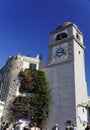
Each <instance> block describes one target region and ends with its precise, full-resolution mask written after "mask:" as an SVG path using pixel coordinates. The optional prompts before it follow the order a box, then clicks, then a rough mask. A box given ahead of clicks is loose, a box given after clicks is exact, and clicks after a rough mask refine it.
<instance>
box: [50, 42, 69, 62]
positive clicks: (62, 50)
mask: <svg viewBox="0 0 90 130" xmlns="http://www.w3.org/2000/svg"><path fill="white" fill-rule="evenodd" d="M67 58H68V43H63V44H60V45H57V46H55V47H53V49H52V61H53V62H59V61H63V60H67Z"/></svg>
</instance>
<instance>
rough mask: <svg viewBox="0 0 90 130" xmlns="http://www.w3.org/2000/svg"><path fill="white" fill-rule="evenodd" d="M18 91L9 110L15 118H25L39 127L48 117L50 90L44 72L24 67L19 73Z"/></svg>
mask: <svg viewBox="0 0 90 130" xmlns="http://www.w3.org/2000/svg"><path fill="white" fill-rule="evenodd" d="M19 77H20V81H21V84H20V87H19V91H20V93H22V94H23V93H24V94H29V96H18V97H16V98H15V100H14V101H13V103H12V105H11V107H10V111H11V112H12V115H13V116H14V118H15V119H20V118H27V119H29V120H30V121H31V122H35V123H36V124H37V126H39V127H41V126H42V125H43V123H44V121H45V120H46V118H47V117H48V111H49V103H50V92H49V89H48V85H47V82H46V76H45V73H44V72H43V71H41V70H32V69H26V70H25V71H21V72H20V73H19Z"/></svg>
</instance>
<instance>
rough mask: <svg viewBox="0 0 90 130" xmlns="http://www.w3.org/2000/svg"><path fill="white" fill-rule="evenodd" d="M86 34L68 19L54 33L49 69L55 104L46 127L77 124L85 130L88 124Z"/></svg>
mask: <svg viewBox="0 0 90 130" xmlns="http://www.w3.org/2000/svg"><path fill="white" fill-rule="evenodd" d="M84 49H85V46H84V43H83V34H82V33H81V31H80V30H79V29H78V27H77V26H76V25H75V24H73V23H71V22H67V23H64V24H62V25H60V26H59V27H57V28H56V29H55V30H54V31H52V32H51V33H50V41H49V44H48V61H47V64H46V67H45V68H43V69H44V70H45V72H46V75H47V79H48V83H49V86H50V88H51V95H52V105H51V108H50V113H49V118H48V120H47V122H46V126H45V127H48V128H49V129H50V128H51V127H52V126H53V125H54V124H56V123H57V124H59V126H60V129H65V127H66V125H70V124H76V126H77V127H78V129H79V130H84V129H85V127H86V124H87V108H86V107H83V106H87V104H88V101H87V85H86V78H85V65H84Z"/></svg>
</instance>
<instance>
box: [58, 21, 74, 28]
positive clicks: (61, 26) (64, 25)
mask: <svg viewBox="0 0 90 130" xmlns="http://www.w3.org/2000/svg"><path fill="white" fill-rule="evenodd" d="M71 24H73V23H72V22H65V23H63V24H61V25H59V26H58V27H57V28H56V30H58V29H60V28H63V27H66V26H68V25H71Z"/></svg>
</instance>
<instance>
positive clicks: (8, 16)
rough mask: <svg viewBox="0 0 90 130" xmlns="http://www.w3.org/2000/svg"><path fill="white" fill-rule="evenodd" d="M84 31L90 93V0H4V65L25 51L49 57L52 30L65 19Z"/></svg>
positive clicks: (0, 40) (0, 28) (0, 41)
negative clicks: (12, 57)
mask: <svg viewBox="0 0 90 130" xmlns="http://www.w3.org/2000/svg"><path fill="white" fill-rule="evenodd" d="M67 21H70V22H73V23H75V24H76V25H77V26H78V28H79V29H80V30H81V32H82V33H83V34H84V44H85V46H86V49H85V70H86V81H87V86H88V94H89V95H90V79H89V76H90V61H89V60H90V57H89V50H90V0H0V68H2V67H3V66H4V64H5V62H6V60H7V59H8V57H9V56H12V55H17V54H18V53H21V54H23V55H31V56H32V57H36V55H37V54H38V53H42V55H43V60H46V59H47V52H48V49H47V45H48V42H49V33H50V32H51V31H53V30H54V29H55V28H56V27H57V26H59V25H60V24H62V23H64V22H67Z"/></svg>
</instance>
